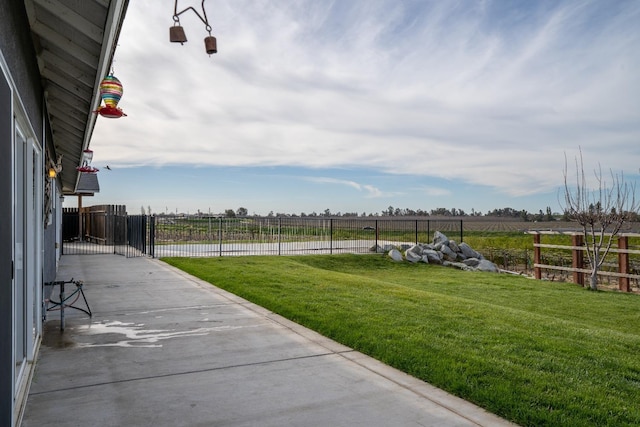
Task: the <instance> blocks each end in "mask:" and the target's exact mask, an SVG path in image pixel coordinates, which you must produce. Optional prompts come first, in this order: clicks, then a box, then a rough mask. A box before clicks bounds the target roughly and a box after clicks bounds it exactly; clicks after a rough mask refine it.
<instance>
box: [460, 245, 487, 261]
mask: <svg viewBox="0 0 640 427" xmlns="http://www.w3.org/2000/svg"><path fill="white" fill-rule="evenodd" d="M458 247H459V248H460V252H462V253H463V254H464V256H466V257H467V258H476V259H482V258H483V256H482V255H480V254H479V253H478V252H476V251H475V250H473V249H472V248H471V246H469V245H467V244H466V243H464V242H462V243H460V244H459V245H458Z"/></svg>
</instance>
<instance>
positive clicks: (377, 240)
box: [375, 219, 379, 251]
mask: <svg viewBox="0 0 640 427" xmlns="http://www.w3.org/2000/svg"><path fill="white" fill-rule="evenodd" d="M378 232H379V230H378V220H377V219H376V246H375V248H376V251H377V250H378Z"/></svg>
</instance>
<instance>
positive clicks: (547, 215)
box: [141, 206, 640, 222]
mask: <svg viewBox="0 0 640 427" xmlns="http://www.w3.org/2000/svg"><path fill="white" fill-rule="evenodd" d="M589 209H590V210H591V211H593V210H598V206H590V207H589ZM141 210H142V212H143V215H144V212H145V208H144V207H142V209H141ZM147 214H151V207H149V209H148V211H147ZM158 215H160V216H163V215H165V213H159V214H158ZM182 215H184V214H182ZM195 216H215V217H225V218H247V217H261V216H262V215H257V214H255V213H254V214H252V215H249V210H248V209H247V208H245V207H239V208H238V209H236V210H234V209H225V210H224V212H223V213H218V214H212V213H211V212H209V213H206V212H202V211H200V210H198V211H197V213H196V214H195ZM267 217H269V218H277V217H283V218H297V217H300V218H309V217H310V218H380V217H384V218H389V217H438V218H442V217H449V218H472V217H476V218H477V217H486V218H504V219H512V220H520V221H526V222H529V221H531V222H541V221H570V220H571V218H570V217H569V215H568V213H567V211H565V212H563V213H558V212H552V211H551V207H549V206H547V208H546V209H545V210H544V211H543V210H542V209H540V210H539V211H538V213H533V212H528V211H526V210H524V209H522V210H517V209H513V208H509V207H506V208H500V209H493V210H489V211H487V212H485V213H482V212H480V211H476V210H475V209H471V212H466V211H465V210H463V209H457V208H451V209H447V208H436V209H431V210H429V211H427V210H422V209H417V210H413V209H408V208H404V209H402V208H394V207H393V206H389V207H388V208H387V209H383V210H382V211H380V212H369V213H367V212H340V211H338V212H332V211H331V209H325V210H324V211H322V212H319V213H318V212H315V211H313V212H300V213H299V214H295V213H286V212H274V211H270V212H269V213H268V214H267ZM627 217H628V218H629V221H630V222H639V221H640V215H638V214H636V213H634V212H628V215H627Z"/></svg>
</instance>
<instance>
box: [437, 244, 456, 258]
mask: <svg viewBox="0 0 640 427" xmlns="http://www.w3.org/2000/svg"><path fill="white" fill-rule="evenodd" d="M440 252H442V254H443V255H444V258H445V259H446V260H447V261H455V260H456V259H457V258H458V256H457V255H456V253H455V252H454V251H452V250H451V248H450V247H449V246H447V245H442V247H441V248H440Z"/></svg>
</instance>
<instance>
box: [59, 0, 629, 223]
mask: <svg viewBox="0 0 640 427" xmlns="http://www.w3.org/2000/svg"><path fill="white" fill-rule="evenodd" d="M189 6H192V7H194V9H196V10H199V11H201V2H200V1H197V0H191V1H187V0H178V10H182V9H185V8H187V7H189ZM173 7H174V3H173V2H172V1H171V0H161V1H159V0H132V1H131V2H130V3H129V9H128V11H127V15H126V18H125V21H124V25H123V28H122V32H121V35H120V39H119V43H118V47H117V50H116V54H115V57H114V64H113V73H114V75H115V76H116V77H117V78H119V79H120V81H121V82H122V84H123V87H124V94H123V97H122V99H121V101H120V104H119V107H120V108H122V110H123V111H124V112H125V113H126V114H127V117H123V118H120V119H107V118H103V117H99V118H98V120H97V124H96V127H95V130H94V134H93V138H92V142H91V146H90V148H91V149H92V150H93V151H94V159H93V166H96V167H98V168H99V169H101V170H100V172H99V180H100V187H101V190H100V193H98V194H96V195H95V196H94V197H93V198H92V199H90V200H86V199H85V200H83V205H85V206H87V205H89V204H103V203H104V204H124V205H127V209H128V211H129V212H130V213H139V212H140V211H141V209H142V208H144V209H146V210H147V211H148V210H149V209H150V210H151V212H152V213H161V212H167V213H172V212H174V213H175V212H189V213H194V212H197V211H198V210H200V211H202V212H212V213H220V212H224V211H225V210H226V209H233V210H237V209H238V208H239V207H244V208H246V209H247V211H248V213H249V214H257V215H266V214H268V213H269V212H274V213H295V214H301V213H311V212H317V213H321V212H324V211H325V210H326V209H329V210H330V211H331V212H333V213H336V212H341V213H346V212H349V213H351V212H357V213H363V212H364V213H367V214H369V213H380V212H381V211H383V210H386V209H387V208H388V207H389V206H392V207H394V208H401V209H404V208H409V209H413V210H417V209H422V210H426V211H430V210H431V209H437V208H440V207H445V208H448V209H451V208H457V209H463V210H465V211H466V212H467V213H470V212H471V211H472V210H473V211H476V212H483V213H486V211H488V210H493V209H494V208H504V207H511V208H514V209H517V210H522V209H524V210H527V211H529V212H534V213H537V212H538V211H539V210H540V209H542V210H545V209H546V207H547V206H549V207H551V208H552V210H553V211H554V212H560V211H561V210H562V205H561V204H560V202H559V200H560V199H561V198H562V194H563V193H562V188H563V184H564V175H563V171H564V169H565V161H566V160H567V161H568V170H569V172H570V175H571V173H574V171H575V159H576V156H578V155H579V153H580V150H581V151H582V155H583V158H584V164H585V169H587V172H588V173H587V175H588V176H589V177H591V176H592V174H591V173H590V172H591V171H592V170H593V169H595V168H597V167H602V169H603V170H604V171H606V172H607V173H608V171H609V170H612V171H613V172H614V173H616V174H624V179H625V180H627V181H628V182H631V183H633V182H636V181H640V176H639V167H640V72H639V71H638V70H639V69H640V67H639V66H640V48H639V46H640V26H639V25H637V24H638V22H640V2H638V1H635V0H631V1H624V0H617V1H615V2H611V1H606V0H602V1H588V0H581V1H558V0H551V1H542V0H541V1H512V0H502V1H481V0H477V1H474V0H463V1H455V0H448V1H440V0H437V1H427V0H389V1H387V0H335V1H329V0H206V1H205V4H204V7H205V10H206V14H207V17H208V20H209V23H210V25H211V27H212V29H213V30H212V35H214V36H215V37H216V38H217V45H218V53H216V54H213V55H211V56H209V55H207V54H206V52H205V49H204V42H203V40H204V37H205V36H207V35H208V34H207V32H206V30H205V26H204V24H203V23H202V22H201V21H200V20H199V19H198V17H197V16H196V14H195V13H193V12H192V11H188V12H185V13H184V14H182V15H181V16H180V23H181V25H182V26H183V27H184V29H185V33H186V35H187V38H188V42H187V43H185V44H184V45H180V44H179V43H170V42H169V27H170V26H171V25H172V24H173V19H172V15H173ZM107 165H108V166H109V168H110V170H107V169H106V168H105V166H107ZM605 175H606V174H605ZM74 203H75V198H74V197H67V199H66V200H65V205H66V206H73V204H74Z"/></svg>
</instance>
